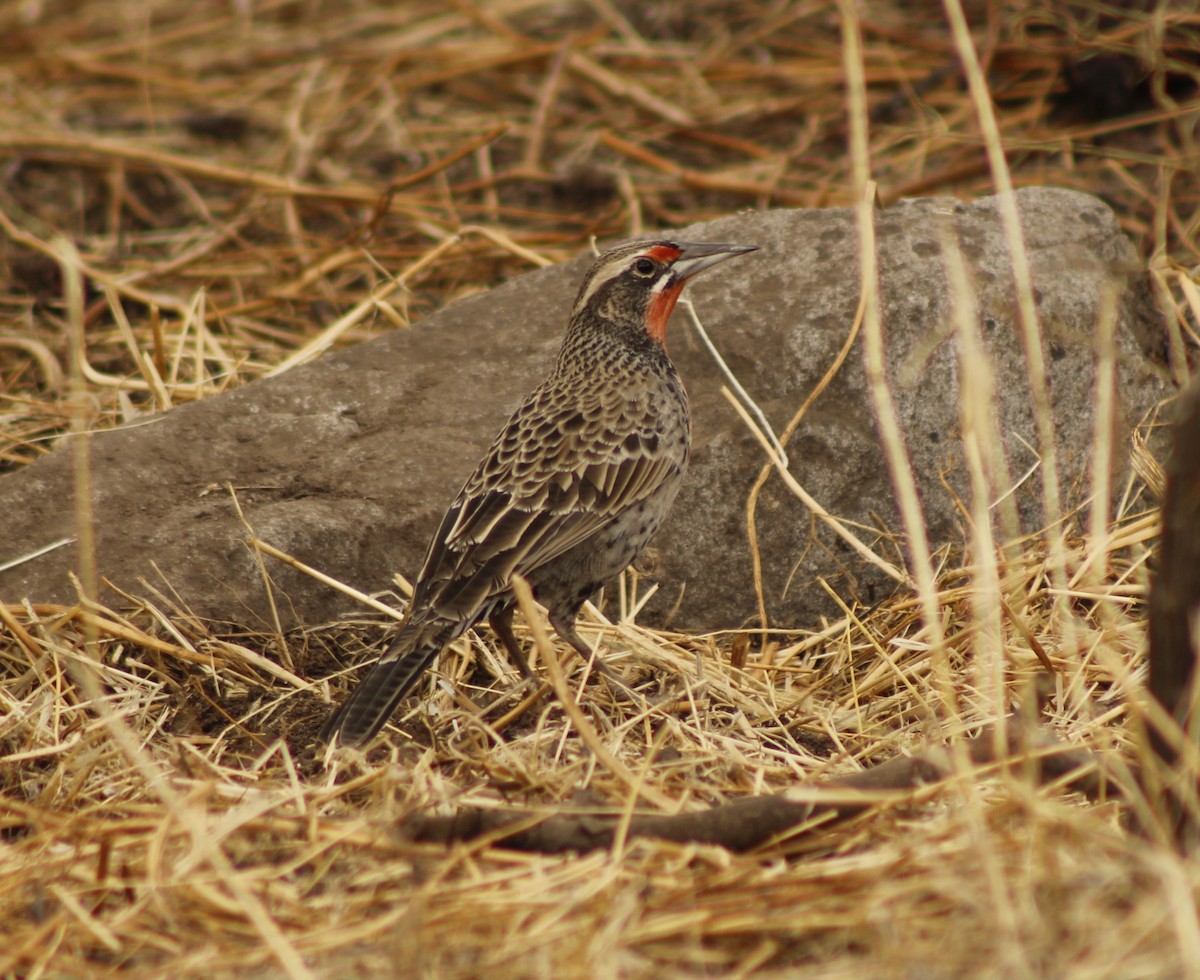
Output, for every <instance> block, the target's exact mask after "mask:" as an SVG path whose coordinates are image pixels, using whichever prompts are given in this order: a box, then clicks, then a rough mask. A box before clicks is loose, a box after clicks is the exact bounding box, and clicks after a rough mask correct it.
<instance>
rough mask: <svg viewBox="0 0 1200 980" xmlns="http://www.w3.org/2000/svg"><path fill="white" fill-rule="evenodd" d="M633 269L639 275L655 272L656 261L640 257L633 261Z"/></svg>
mask: <svg viewBox="0 0 1200 980" xmlns="http://www.w3.org/2000/svg"><path fill="white" fill-rule="evenodd" d="M633 271H634V272H636V273H637V274H638V275H639V276H648V275H650V274H651V273H652V272H654V263H653V262H652V261H650V259H638V260H637V261H636V262H634V263H633Z"/></svg>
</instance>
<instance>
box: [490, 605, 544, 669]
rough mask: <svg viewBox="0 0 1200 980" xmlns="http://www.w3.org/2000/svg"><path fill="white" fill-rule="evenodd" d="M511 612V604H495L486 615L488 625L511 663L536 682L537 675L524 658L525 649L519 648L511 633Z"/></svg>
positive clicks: (519, 645)
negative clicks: (498, 638) (506, 652)
mask: <svg viewBox="0 0 1200 980" xmlns="http://www.w3.org/2000/svg"><path fill="white" fill-rule="evenodd" d="M513 612H514V607H513V606H510V605H507V604H506V605H501V606H497V607H496V608H495V609H493V610H492V612H491V614H490V615H489V616H488V626H490V627H491V628H492V632H493V633H495V634H496V635H497V636H498V637H500V642H501V643H502V644H503V645H504V649H505V650H507V651H508V655H509V657H510V658H511V659H512V661H513V663H515V664H516V665H517V669H519V670H520V671H521V676H522V677H524V678H525V679H526V680H528V681H533V682H534V683H535V684H537V683H538V679H537V676H536V675H535V674H534V672H533V669H532V668H531V667H530V666H529V661H528V660H526V659H525V651H524V650H522V649H521V644H520V643H518V642H517V637H516V635H515V634H514V633H513V628H512V621H513Z"/></svg>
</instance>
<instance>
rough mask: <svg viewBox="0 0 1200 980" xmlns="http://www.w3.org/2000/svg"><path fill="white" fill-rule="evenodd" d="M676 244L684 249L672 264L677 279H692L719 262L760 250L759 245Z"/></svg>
mask: <svg viewBox="0 0 1200 980" xmlns="http://www.w3.org/2000/svg"><path fill="white" fill-rule="evenodd" d="M675 244H676V245H677V246H678V247H679V248H680V249H681V250H682V251H681V252H680V254H679V258H677V259H676V260H675V261H674V263H672V266H671V271H672V272H673V273H674V274H675V280H676V281H683V280H686V279H691V278H692V276H694V275H696V274H697V273H700V272H703V271H704V270H705V269H709V268H712V266H714V265H716V264H717V263H718V262H724V261H725V260H726V259H731V258H733V257H734V256H735V255H743V254H745V253H746V252H757V251H758V246H757V245H714V244H710V243H707V242H676V243H675Z"/></svg>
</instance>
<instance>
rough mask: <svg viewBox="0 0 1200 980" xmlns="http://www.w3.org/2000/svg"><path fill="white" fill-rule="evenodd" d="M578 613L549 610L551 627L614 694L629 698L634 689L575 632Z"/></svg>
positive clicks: (575, 611) (576, 611)
mask: <svg viewBox="0 0 1200 980" xmlns="http://www.w3.org/2000/svg"><path fill="white" fill-rule="evenodd" d="M577 613H578V610H571V611H569V612H566V613H563V612H559V611H556V610H547V616H548V618H549V620H550V625H551V626H553V627H554V632H556V633H557V634H558V635H559V636H561V637H562V638H563V639H564V640H566V641H567V642H568V643H569V644H571V648H572V649H573V650H574V651H575V652H576V653H577V654H579V656H580V657H582V658H583V662H584V663H585V664H593V665H594V666H595V669H596V673H598V674H600V675H602V676H603V677H604V679H605V680H606V681H608V682H609V683H610V684H611V685H612V687H613V690H614V692H616V693H617V694H619V695H620V696H621V697H623V698H628V697H629V696H630V695H632V694H634V693H635V692H634V690H633V688H631V687H630V686H629V685H628V684H626V683H625V682H624V681H623V680H621V678H620V677H618V676H617V674H616V672H615V671H614V670H613V669H612V668H611V667H610V666H608V664H606V663H605V662H604V661H603V660H602V659H601V658H600V654H599V653H593V651H592V648H591V647H589V646H588V645H587V644H586V643H584V642H583V637H581V636H580V635H579V634H578V633H576V632H575V616H576V614H577Z"/></svg>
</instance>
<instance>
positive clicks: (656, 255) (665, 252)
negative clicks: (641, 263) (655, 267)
mask: <svg viewBox="0 0 1200 980" xmlns="http://www.w3.org/2000/svg"><path fill="white" fill-rule="evenodd" d="M642 254H643V255H645V256H646V258H648V259H654V261H656V262H663V263H667V262H674V261H675V260H676V259H677V258H679V256H680V255H681V254H682V252H681V251H680V249H678V248H677V247H676V246H674V245H655V246H654V248H652V249H649V250H648V251H646V252H644V253H642Z"/></svg>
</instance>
